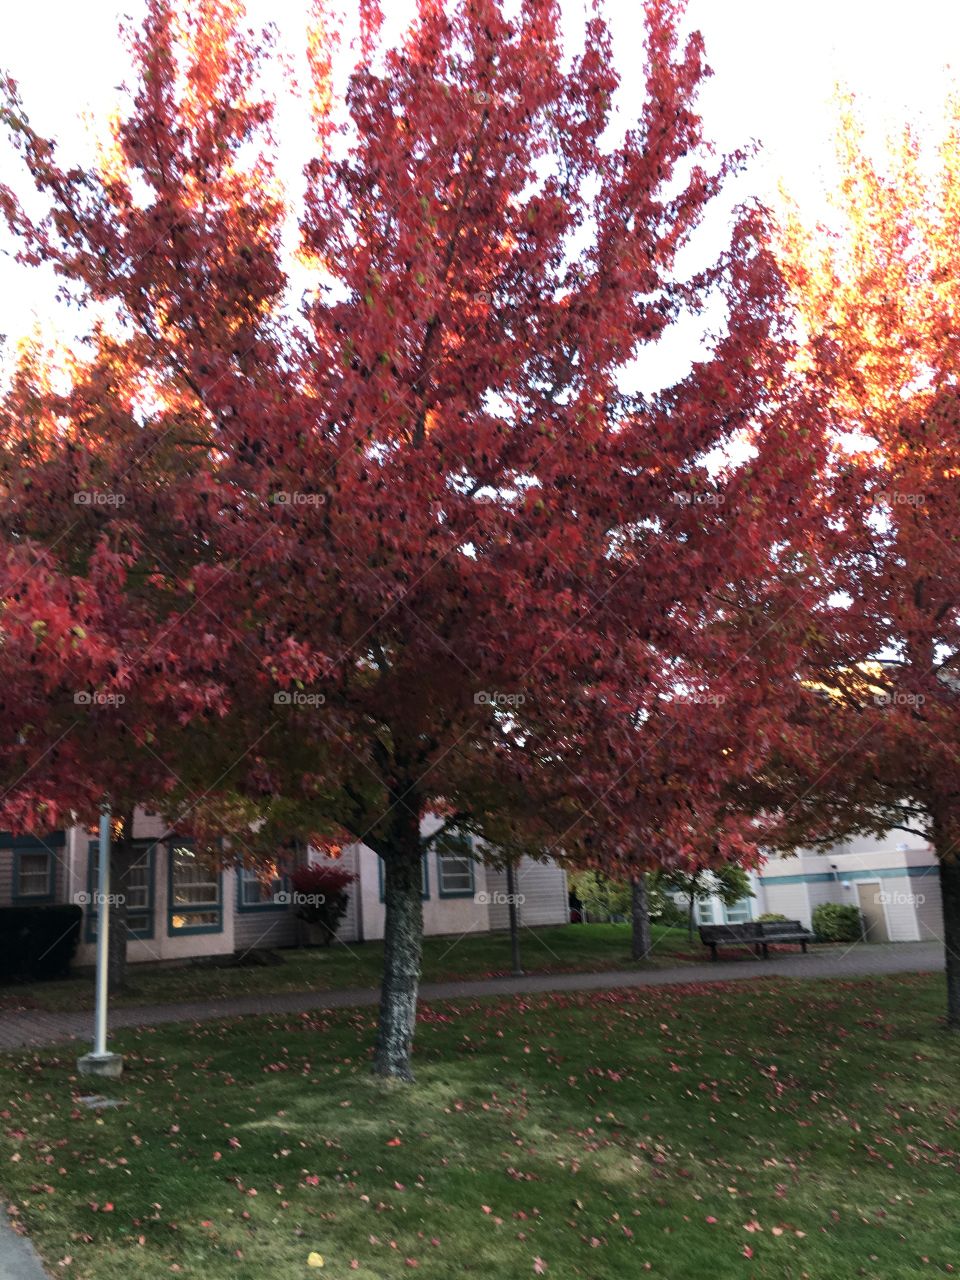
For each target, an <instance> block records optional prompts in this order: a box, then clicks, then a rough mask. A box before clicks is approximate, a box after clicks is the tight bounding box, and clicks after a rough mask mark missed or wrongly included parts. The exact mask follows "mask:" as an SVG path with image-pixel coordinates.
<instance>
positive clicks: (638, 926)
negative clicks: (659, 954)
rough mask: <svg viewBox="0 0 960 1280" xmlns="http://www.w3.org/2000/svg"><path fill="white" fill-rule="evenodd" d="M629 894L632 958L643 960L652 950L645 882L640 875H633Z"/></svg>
mask: <svg viewBox="0 0 960 1280" xmlns="http://www.w3.org/2000/svg"><path fill="white" fill-rule="evenodd" d="M632 890H633V892H632V895H631V921H632V926H633V932H632V944H633V958H634V960H645V959H646V958H647V956H648V955H649V954H650V952H651V951H652V950H653V939H652V938H651V937H650V907H649V905H648V902H647V882H646V879H645V878H644V877H643V876H642V875H639V876H634V877H633V881H632Z"/></svg>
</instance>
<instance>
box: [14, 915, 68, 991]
mask: <svg viewBox="0 0 960 1280" xmlns="http://www.w3.org/2000/svg"><path fill="white" fill-rule="evenodd" d="M82 919H83V912H82V910H81V909H80V907H78V906H77V905H76V904H74V903H62V904H58V905H56V906H48V907H0V981H2V982H11V981H20V982H31V981H34V980H37V979H40V980H42V979H45V978H60V977H62V976H63V975H64V974H65V973H66V972H67V970H68V969H69V968H70V962H71V960H72V959H73V954H74V952H75V951H76V949H77V943H78V942H79V940H80V923H81V921H82Z"/></svg>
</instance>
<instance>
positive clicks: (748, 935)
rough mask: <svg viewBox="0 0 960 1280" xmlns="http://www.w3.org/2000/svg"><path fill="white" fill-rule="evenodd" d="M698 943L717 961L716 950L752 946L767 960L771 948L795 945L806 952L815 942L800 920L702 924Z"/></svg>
mask: <svg viewBox="0 0 960 1280" xmlns="http://www.w3.org/2000/svg"><path fill="white" fill-rule="evenodd" d="M700 941H701V942H702V943H703V945H704V946H705V947H709V948H710V952H711V957H712V959H714V960H716V959H717V948H718V947H752V948H753V950H754V951H755V952H756V954H757V955H758V956H763V958H764V960H769V958H770V947H771V945H774V946H775V945H777V944H778V943H783V944H784V945H787V944H791V945H798V946H800V947H802V948H803V950H804V952H805V951H806V949H807V943H808V942H815V941H816V939H815V937H814V935H813V934H812V933H810V931H809V930H808V929H806V928H805V927H804V925H802V924H801V923H800V921H799V920H746V921H744V923H743V924H702V925H701V926H700Z"/></svg>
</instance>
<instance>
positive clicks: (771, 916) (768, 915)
mask: <svg viewBox="0 0 960 1280" xmlns="http://www.w3.org/2000/svg"><path fill="white" fill-rule="evenodd" d="M757 919H758V920H768V921H773V920H789V919H790V917H789V916H785V915H781V914H780V912H779V911H765V912H764V913H763V915H762V916H757Z"/></svg>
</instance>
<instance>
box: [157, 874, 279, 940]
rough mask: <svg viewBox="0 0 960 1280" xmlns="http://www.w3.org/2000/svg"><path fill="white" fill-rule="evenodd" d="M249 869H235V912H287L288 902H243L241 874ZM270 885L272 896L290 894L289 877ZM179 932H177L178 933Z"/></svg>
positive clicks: (275, 880) (276, 880)
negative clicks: (272, 886) (273, 886)
mask: <svg viewBox="0 0 960 1280" xmlns="http://www.w3.org/2000/svg"><path fill="white" fill-rule="evenodd" d="M249 870H250V868H249V867H237V910H238V911H239V912H241V913H242V914H243V915H248V914H254V913H255V912H258V911H289V910H290V903H289V902H244V900H243V873H244V871H249ZM270 883H271V885H275V886H276V888H275V889H274V891H273V892H274V895H276V894H278V893H289V892H290V877H289V876H286V875H283V876H277V877H275V878H274V879H273V880H271V882H270ZM178 932H179V931H178Z"/></svg>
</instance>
